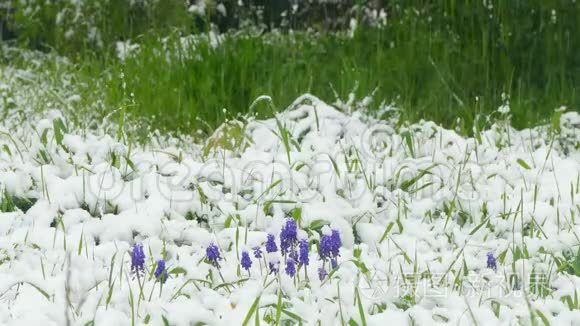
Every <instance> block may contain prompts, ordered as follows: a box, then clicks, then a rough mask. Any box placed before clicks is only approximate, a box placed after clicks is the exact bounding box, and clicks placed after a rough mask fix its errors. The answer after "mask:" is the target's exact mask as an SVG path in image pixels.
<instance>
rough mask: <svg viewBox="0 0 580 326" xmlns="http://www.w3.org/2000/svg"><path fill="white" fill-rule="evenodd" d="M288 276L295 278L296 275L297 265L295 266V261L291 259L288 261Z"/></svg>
mask: <svg viewBox="0 0 580 326" xmlns="http://www.w3.org/2000/svg"><path fill="white" fill-rule="evenodd" d="M286 274H288V276H290V277H294V275H296V265H295V264H294V260H293V259H292V258H289V259H288V260H287V261H286Z"/></svg>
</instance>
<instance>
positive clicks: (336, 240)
mask: <svg viewBox="0 0 580 326" xmlns="http://www.w3.org/2000/svg"><path fill="white" fill-rule="evenodd" d="M341 246H342V241H341V240H340V233H339V232H338V230H332V234H331V235H327V234H325V235H323V236H322V237H321V238H320V251H319V254H320V258H322V259H323V260H324V259H327V258H331V259H332V258H336V257H338V256H339V254H340V247H341Z"/></svg>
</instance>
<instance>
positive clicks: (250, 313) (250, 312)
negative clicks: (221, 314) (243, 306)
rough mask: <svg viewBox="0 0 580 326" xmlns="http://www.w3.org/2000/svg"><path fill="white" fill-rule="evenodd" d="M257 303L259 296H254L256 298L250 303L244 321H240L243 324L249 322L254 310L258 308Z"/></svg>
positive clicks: (244, 325) (245, 324)
mask: <svg viewBox="0 0 580 326" xmlns="http://www.w3.org/2000/svg"><path fill="white" fill-rule="evenodd" d="M259 303H260V296H258V297H256V299H255V300H254V303H252V306H251V307H250V310H248V314H246V318H244V322H243V323H242V325H243V326H247V325H248V323H249V322H250V319H251V318H252V316H253V315H254V312H255V311H256V310H257V309H258V304H259Z"/></svg>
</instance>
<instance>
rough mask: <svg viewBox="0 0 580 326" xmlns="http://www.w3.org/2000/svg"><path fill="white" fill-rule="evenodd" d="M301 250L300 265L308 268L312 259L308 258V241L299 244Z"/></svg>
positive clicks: (304, 240) (301, 241) (303, 240)
mask: <svg viewBox="0 0 580 326" xmlns="http://www.w3.org/2000/svg"><path fill="white" fill-rule="evenodd" d="M298 248H299V255H298V262H299V263H300V265H303V266H308V263H309V262H310V259H309V258H308V240H306V239H302V240H300V242H299V244H298Z"/></svg>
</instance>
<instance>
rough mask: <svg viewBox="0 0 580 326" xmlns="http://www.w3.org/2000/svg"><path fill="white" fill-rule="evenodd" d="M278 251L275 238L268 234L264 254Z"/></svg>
mask: <svg viewBox="0 0 580 326" xmlns="http://www.w3.org/2000/svg"><path fill="white" fill-rule="evenodd" d="M276 251H278V247H277V246H276V238H275V237H274V235H273V234H270V233H269V234H268V240H267V241H266V252H268V253H271V252H276Z"/></svg>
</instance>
